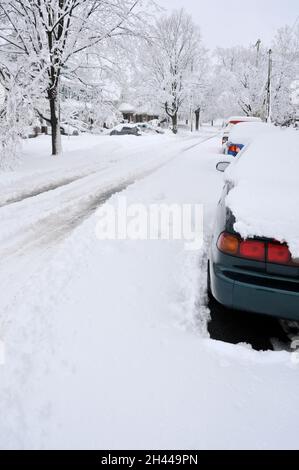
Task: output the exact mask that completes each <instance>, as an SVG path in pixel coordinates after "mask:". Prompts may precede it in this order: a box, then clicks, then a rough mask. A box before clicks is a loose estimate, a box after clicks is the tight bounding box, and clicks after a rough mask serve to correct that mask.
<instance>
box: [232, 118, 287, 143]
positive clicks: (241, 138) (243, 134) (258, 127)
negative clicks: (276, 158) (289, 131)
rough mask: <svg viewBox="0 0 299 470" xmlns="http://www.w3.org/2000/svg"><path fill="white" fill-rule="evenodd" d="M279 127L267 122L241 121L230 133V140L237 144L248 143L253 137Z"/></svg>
mask: <svg viewBox="0 0 299 470" xmlns="http://www.w3.org/2000/svg"><path fill="white" fill-rule="evenodd" d="M277 130H278V128H277V127H275V126H273V124H266V123H265V122H241V123H240V124H238V125H237V126H234V127H233V128H232V130H231V131H230V133H229V140H230V142H233V143H235V144H246V143H248V142H250V141H251V140H252V139H253V138H255V137H257V136H259V135H261V134H265V133H267V132H276V131H277Z"/></svg>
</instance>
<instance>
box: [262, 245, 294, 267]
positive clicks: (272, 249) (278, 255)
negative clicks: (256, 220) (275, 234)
mask: <svg viewBox="0 0 299 470" xmlns="http://www.w3.org/2000/svg"><path fill="white" fill-rule="evenodd" d="M291 259H292V258H291V253H290V250H289V248H288V246H287V245H281V244H280V243H268V255H267V261H268V262H269V263H278V264H289V263H290V261H291Z"/></svg>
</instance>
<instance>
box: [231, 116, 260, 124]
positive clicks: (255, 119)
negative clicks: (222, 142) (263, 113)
mask: <svg viewBox="0 0 299 470" xmlns="http://www.w3.org/2000/svg"><path fill="white" fill-rule="evenodd" d="M235 121H239V122H262V120H261V118H259V117H255V116H231V117H230V118H228V119H227V121H226V122H227V124H229V123H230V122H235Z"/></svg>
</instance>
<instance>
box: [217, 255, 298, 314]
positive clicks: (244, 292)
mask: <svg viewBox="0 0 299 470" xmlns="http://www.w3.org/2000/svg"><path fill="white" fill-rule="evenodd" d="M210 279H211V291H212V294H213V296H214V297H215V299H216V300H217V301H218V302H219V303H220V304H222V305H225V306H226V307H230V308H233V309H237V310H244V311H247V312H253V313H260V314H264V315H271V316H274V317H279V318H286V319H290V320H299V290H297V291H296V289H298V286H297V287H296V284H294V283H291V282H290V288H285V287H284V288H277V286H275V287H272V282H271V281H272V279H271V277H269V276H266V275H264V276H263V275H261V274H258V275H252V274H251V273H246V274H244V273H240V272H238V271H237V270H235V271H233V270H231V271H229V270H228V267H227V266H225V265H220V264H216V263H213V262H212V261H211V262H210ZM274 284H275V282H273V285H274ZM285 285H286V283H284V286H285ZM294 286H295V287H294Z"/></svg>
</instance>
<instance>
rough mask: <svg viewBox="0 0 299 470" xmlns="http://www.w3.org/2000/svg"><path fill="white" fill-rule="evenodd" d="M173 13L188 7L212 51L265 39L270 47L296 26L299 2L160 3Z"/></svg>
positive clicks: (205, 0) (178, 0)
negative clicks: (277, 35) (282, 31)
mask: <svg viewBox="0 0 299 470" xmlns="http://www.w3.org/2000/svg"><path fill="white" fill-rule="evenodd" d="M158 3H159V4H160V5H161V6H163V7H164V8H167V10H172V9H176V8H182V7H184V8H185V10H187V11H188V12H189V13H191V15H192V16H193V19H194V21H195V22H196V23H197V24H198V25H199V26H200V27H201V32H202V36H203V41H204V43H205V45H206V47H208V48H214V47H216V46H223V47H228V46H233V45H236V44H242V45H249V44H252V43H255V42H256V41H257V39H259V38H260V39H261V40H262V41H263V42H264V43H265V44H270V42H271V39H272V38H273V36H274V34H275V31H276V30H277V29H278V28H279V27H281V26H284V25H285V24H289V25H293V24H294V23H295V21H296V18H297V17H298V16H299V1H298V0H158Z"/></svg>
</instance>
